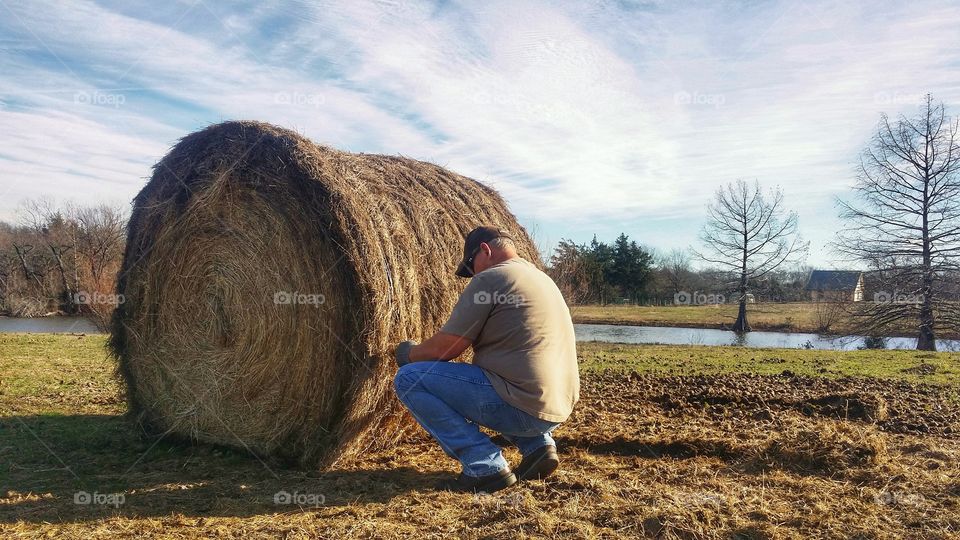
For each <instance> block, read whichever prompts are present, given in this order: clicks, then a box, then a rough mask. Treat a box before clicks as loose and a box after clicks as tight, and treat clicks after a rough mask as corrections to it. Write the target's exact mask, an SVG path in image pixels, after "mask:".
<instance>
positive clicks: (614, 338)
mask: <svg viewBox="0 0 960 540" xmlns="http://www.w3.org/2000/svg"><path fill="white" fill-rule="evenodd" d="M573 327H574V330H575V331H576V334H577V341H602V342H606V343H661V344H666V345H736V346H742V347H756V348H761V347H779V348H788V349H796V348H805V349H824V350H840V351H851V350H856V349H857V348H859V347H863V343H864V338H863V337H862V336H845V337H836V336H830V337H824V336H820V335H817V334H804V333H790V332H759V331H756V332H748V333H747V334H745V335H743V336H742V337H739V336H737V334H735V333H733V332H731V331H729V330H717V329H712V328H676V327H666V326H618V325H609V324H575V325H573ZM916 346H917V340H916V339H914V338H905V337H891V338H887V344H886V348H888V349H914V348H916ZM937 350H940V351H958V350H960V341H958V340H947V339H938V340H937Z"/></svg>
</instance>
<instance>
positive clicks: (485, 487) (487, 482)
mask: <svg viewBox="0 0 960 540" xmlns="http://www.w3.org/2000/svg"><path fill="white" fill-rule="evenodd" d="M516 483H517V477H516V475H514V474H513V472H512V471H511V470H510V468H509V467H505V468H503V469H501V470H499V471H497V472H495V473H493V474H488V475H486V476H467V475H466V474H463V473H460V476H458V477H456V478H455V479H452V480H444V481H443V482H440V484H439V485H438V486H437V487H438V488H439V489H442V490H446V491H466V492H470V491H473V492H480V491H483V492H486V493H493V492H494V491H499V490H501V489H503V488H506V487H510V486H512V485H514V484H516Z"/></svg>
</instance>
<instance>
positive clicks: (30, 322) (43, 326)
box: [0, 317, 102, 334]
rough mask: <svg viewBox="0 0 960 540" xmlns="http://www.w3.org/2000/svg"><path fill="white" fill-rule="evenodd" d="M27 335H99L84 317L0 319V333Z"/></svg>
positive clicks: (90, 322) (91, 323)
mask: <svg viewBox="0 0 960 540" xmlns="http://www.w3.org/2000/svg"><path fill="white" fill-rule="evenodd" d="M8 332H26V333H28V334H70V333H76V334H100V333H102V332H101V331H100V330H99V329H98V328H97V325H95V324H93V322H92V321H91V320H90V319H87V318H85V317H36V318H30V319H21V318H19V317H0V333H8Z"/></svg>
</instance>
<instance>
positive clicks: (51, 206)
mask: <svg viewBox="0 0 960 540" xmlns="http://www.w3.org/2000/svg"><path fill="white" fill-rule="evenodd" d="M21 215H22V217H21V221H22V222H23V224H24V225H25V226H27V227H29V228H30V229H32V230H33V232H34V233H35V234H36V235H37V236H38V237H39V238H40V239H41V241H42V242H43V244H44V246H45V247H46V248H47V249H48V250H49V253H50V255H51V256H52V258H53V262H54V265H55V267H56V270H57V275H58V276H59V278H60V287H61V290H62V295H63V298H62V299H61V300H62V301H63V305H64V306H66V307H67V310H68V312H70V313H75V312H76V311H77V310H78V308H79V306H78V305H77V303H76V294H75V293H76V292H77V289H78V285H79V283H78V281H79V278H78V276H77V273H76V265H74V264H72V262H73V261H68V260H67V259H66V257H67V254H68V253H69V252H71V251H74V253H75V250H74V247H75V232H76V231H75V229H76V227H75V224H74V223H73V222H72V221H71V220H69V219H68V218H67V216H66V215H65V214H64V212H62V211H61V210H60V209H59V208H58V207H57V205H56V203H55V202H54V201H53V200H52V199H48V198H40V199H36V200H28V201H25V202H24V203H23V205H22V208H21Z"/></svg>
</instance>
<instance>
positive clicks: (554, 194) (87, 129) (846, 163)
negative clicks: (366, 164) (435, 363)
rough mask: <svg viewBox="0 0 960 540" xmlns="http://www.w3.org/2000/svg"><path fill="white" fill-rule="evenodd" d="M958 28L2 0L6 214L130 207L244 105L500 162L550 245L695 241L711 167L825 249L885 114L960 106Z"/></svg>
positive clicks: (897, 14)
mask: <svg viewBox="0 0 960 540" xmlns="http://www.w3.org/2000/svg"><path fill="white" fill-rule="evenodd" d="M958 43H960V5H957V4H956V3H953V5H951V4H950V3H947V2H945V3H936V2H910V3H886V2H862V3H857V2H843V3H818V2H745V3H722V2H703V3H685V2H684V3H681V2H643V3H640V2H601V1H596V2H590V1H587V2H569V3H558V2H527V1H524V2H519V1H512V2H470V3H451V2H424V3H420V2H406V1H403V0H382V1H378V2H370V3H367V2H358V1H344V2H281V3H275V2H269V1H256V2H231V3H227V2H213V1H212V0H205V1H189V0H188V1H184V2H174V1H171V2H159V3H158V2H146V1H142V2H141V1H125V2H116V3H113V2H74V1H70V0H62V1H57V2H32V1H12V0H0V74H2V75H0V219H4V220H15V219H16V208H17V205H18V204H19V203H20V202H21V201H22V200H23V199H26V198H34V197H39V196H43V195H48V196H54V197H56V198H58V199H70V200H73V201H76V202H79V203H85V204H86V203H94V202H98V201H108V202H118V203H122V204H126V203H128V202H129V201H130V199H132V197H133V196H134V195H135V194H136V193H137V191H139V189H140V188H141V187H142V186H143V184H144V183H145V181H146V178H147V177H148V175H149V174H150V167H151V166H152V165H153V164H154V163H155V162H156V161H157V160H159V159H160V158H161V157H162V156H163V155H164V154H165V153H166V152H167V150H169V148H170V146H171V145H172V144H174V143H175V142H176V140H177V139H179V138H180V137H182V136H184V135H185V134H187V133H189V132H192V131H194V130H197V129H199V128H202V127H204V126H206V125H209V124H211V123H215V122H219V121H222V120H227V119H239V118H243V119H258V120H263V121H267V122H272V123H275V124H278V125H281V126H284V127H288V128H292V129H295V130H297V131H298V132H300V133H303V134H304V135H306V136H308V137H310V138H311V139H313V140H314V141H316V142H319V143H324V144H328V145H332V146H336V147H339V148H342V149H346V150H350V151H357V152H378V153H388V154H403V155H405V156H409V157H414V158H417V159H423V160H427V161H433V162H435V163H439V164H441V165H444V166H446V167H449V168H452V169H454V170H456V171H458V172H460V173H462V174H466V175H468V176H471V177H474V178H476V179H478V180H481V181H483V182H485V183H488V184H490V185H492V186H494V187H495V188H497V189H499V190H500V191H501V193H503V195H504V196H505V197H506V199H507V200H508V202H509V203H510V205H511V208H512V209H513V210H514V212H515V213H516V214H517V216H518V217H519V219H520V221H521V223H523V224H524V225H525V226H527V228H528V229H530V230H531V231H532V232H533V233H534V234H535V235H536V238H537V240H538V242H539V243H540V245H541V247H543V248H550V247H552V245H554V244H555V243H556V242H557V241H558V240H559V239H561V238H573V239H574V240H576V241H588V240H589V239H590V238H591V237H592V236H593V235H594V234H597V235H598V236H600V237H601V238H603V239H613V237H614V236H616V235H617V234H618V233H619V232H621V231H622V232H626V233H627V234H629V235H630V236H631V237H633V238H634V239H636V240H638V241H640V242H641V243H643V244H645V245H648V246H651V247H654V248H657V249H663V250H666V249H669V248H671V247H686V246H688V245H693V244H696V242H697V233H698V230H699V228H700V226H701V224H702V222H703V218H704V215H705V212H704V207H705V205H706V204H707V202H708V200H709V199H710V198H711V196H712V194H713V192H714V191H715V190H716V189H717V187H718V186H719V185H720V184H722V183H726V182H730V181H733V180H736V179H738V178H744V179H747V180H754V179H756V180H759V181H760V183H761V184H762V185H764V186H768V187H774V186H779V187H780V188H782V189H783V191H784V193H785V199H786V202H787V204H788V206H789V207H790V208H793V209H795V210H796V211H797V212H798V213H799V220H800V229H801V231H802V233H803V236H804V237H805V238H806V239H809V240H810V241H811V253H810V257H809V259H808V262H810V263H812V264H815V265H829V264H831V262H832V259H833V257H832V256H831V255H830V253H829V252H828V251H827V250H826V249H825V244H826V243H827V242H829V241H830V240H831V239H832V237H833V234H834V232H835V231H836V230H837V229H838V227H839V226H840V223H839V221H838V220H837V219H836V214H837V211H836V208H835V204H834V200H835V198H836V197H837V196H843V195H845V194H847V193H848V192H849V187H850V185H851V183H852V181H853V178H854V172H855V163H856V159H857V155H858V153H859V152H860V151H861V150H862V148H863V147H864V145H865V143H866V142H867V141H868V139H869V137H870V136H871V134H872V132H873V130H874V128H875V126H876V123H877V121H878V120H879V117H880V114H881V113H883V112H886V113H888V114H890V115H896V114H900V113H911V112H912V111H913V110H915V108H916V106H917V104H918V103H919V101H920V100H921V99H922V96H923V94H924V93H925V92H932V93H933V94H934V96H935V97H936V98H937V99H938V100H942V101H945V102H946V103H947V104H948V106H951V107H953V111H954V112H955V113H957V112H960V110H958V109H960V107H957V106H960V47H958V46H957V44H958Z"/></svg>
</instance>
